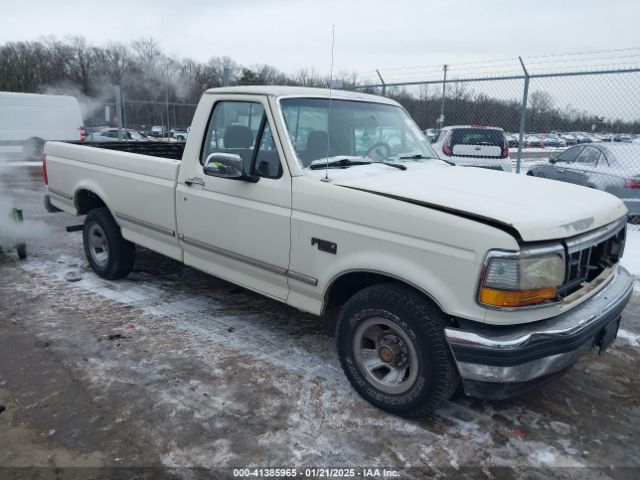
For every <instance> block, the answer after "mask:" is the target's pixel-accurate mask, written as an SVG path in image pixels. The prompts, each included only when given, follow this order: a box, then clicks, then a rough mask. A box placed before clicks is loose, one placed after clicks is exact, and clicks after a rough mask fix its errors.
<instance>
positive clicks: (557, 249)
mask: <svg viewBox="0 0 640 480" xmlns="http://www.w3.org/2000/svg"><path fill="white" fill-rule="evenodd" d="M564 277H565V262H564V251H563V249H562V247H561V246H560V245H558V246H550V247H549V246H545V247H540V248H535V249H523V250H522V251H521V252H519V253H515V252H514V253H509V252H501V251H492V252H489V255H488V256H487V260H486V263H485V270H484V275H483V277H482V282H481V284H480V291H479V295H478V300H479V302H480V303H482V304H484V305H488V306H491V307H503V308H504V307H524V306H528V305H536V304H539V303H543V302H549V301H553V300H556V299H557V294H558V292H557V287H559V286H561V285H562V283H563V282H564Z"/></svg>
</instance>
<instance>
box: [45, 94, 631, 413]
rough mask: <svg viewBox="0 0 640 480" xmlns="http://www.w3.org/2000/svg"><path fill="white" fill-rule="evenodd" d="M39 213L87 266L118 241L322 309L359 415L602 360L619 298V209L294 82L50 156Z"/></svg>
mask: <svg viewBox="0 0 640 480" xmlns="http://www.w3.org/2000/svg"><path fill="white" fill-rule="evenodd" d="M45 154H46V156H45V165H44V169H45V178H48V196H47V198H46V199H45V200H46V202H47V203H48V205H49V209H51V210H63V211H65V212H68V213H71V214H73V215H77V216H80V215H86V217H85V219H84V227H83V240H84V249H85V252H86V255H87V258H88V261H89V264H90V265H91V267H92V268H93V270H94V271H95V272H96V273H97V274H98V275H100V276H101V277H103V278H106V279H114V280H115V279H118V278H121V277H124V276H126V275H127V274H128V273H129V272H130V271H131V269H132V267H133V264H134V257H135V246H136V245H140V246H143V247H146V248H148V249H151V250H154V251H156V252H159V253H161V254H163V255H166V256H169V257H171V258H174V259H176V260H179V261H181V262H184V263H185V264H187V265H191V266H193V267H195V268H197V269H199V270H202V271H205V272H208V273H210V274H213V275H215V276H217V277H220V278H223V279H226V280H228V281H230V282H233V283H235V284H238V285H241V286H243V287H245V288H247V289H250V290H253V291H256V292H259V293H261V294H263V295H266V296H268V297H271V298H273V299H276V300H279V301H281V302H285V303H287V304H289V305H291V306H292V307H295V308H298V309H301V310H304V311H307V312H311V313H313V314H316V315H323V314H326V313H328V312H338V320H337V327H336V343H337V350H338V356H339V359H340V362H341V364H342V367H343V369H344V372H345V374H346V376H347V377H348V379H349V380H350V382H351V383H352V385H353V387H354V388H355V389H356V390H357V391H358V392H359V393H360V394H361V395H362V396H363V397H364V398H365V399H366V400H368V401H369V402H371V403H372V404H374V405H376V406H378V407H380V408H383V409H386V410H388V411H391V412H395V413H399V414H404V415H422V414H425V413H428V412H430V411H431V410H432V409H434V408H435V407H436V406H437V405H438V404H439V403H440V402H442V401H443V400H445V399H447V398H449V397H450V396H451V395H452V394H453V392H454V391H456V390H457V389H458V388H459V387H460V386H461V387H462V389H463V390H464V392H466V394H468V395H473V396H478V397H486V398H505V397H508V396H511V395H515V394H520V393H522V392H525V391H527V390H528V389H530V388H533V387H535V386H537V385H539V384H541V383H542V382H545V381H548V380H550V379H552V378H554V377H557V376H558V375H560V374H562V373H564V372H565V371H566V370H567V369H569V368H570V367H571V365H572V364H573V363H574V362H575V361H576V359H577V358H578V357H579V356H580V355H582V354H583V353H584V352H587V351H589V350H591V349H592V348H599V349H600V350H604V349H606V348H607V347H608V346H609V345H610V344H611V342H612V341H613V340H614V338H615V337H616V334H617V329H618V325H619V322H620V318H621V312H622V310H623V309H624V307H625V305H626V304H627V302H628V301H629V298H630V296H631V294H632V289H633V285H632V278H631V276H630V275H629V273H628V272H627V271H626V270H625V269H624V268H623V267H621V266H620V258H621V256H622V253H623V249H624V244H625V234H626V215H627V210H626V208H625V206H624V204H623V203H622V201H620V200H619V199H618V198H616V197H614V196H612V195H609V194H606V193H603V192H599V191H596V190H592V189H588V188H584V187H579V186H574V185H569V184H563V183H560V182H554V181H551V180H545V179H538V178H532V177H527V176H524V175H523V176H519V175H515V174H505V173H503V172H495V171H491V170H486V169H477V168H464V167H458V166H455V165H451V164H449V163H446V162H445V161H443V160H439V159H437V155H436V153H435V152H434V151H433V149H432V147H431V146H430V145H429V143H428V142H427V141H426V139H425V138H424V136H423V135H422V133H421V132H420V130H419V129H418V127H417V126H416V125H415V123H414V122H413V121H412V119H411V118H410V116H409V115H408V114H407V112H406V111H405V110H404V109H403V108H402V107H401V106H400V105H399V104H397V103H396V102H394V101H392V100H390V99H387V98H382V97H377V96H371V95H365V94H360V93H353V92H345V91H333V92H332V93H330V92H329V91H327V90H322V89H306V88H292V87H229V88H217V89H211V90H208V91H207V92H205V94H204V95H203V97H202V99H201V101H200V104H199V106H198V108H197V110H196V113H195V116H194V119H193V123H192V127H191V133H190V135H189V139H188V141H187V142H186V145H185V144H167V145H162V144H160V145H155V146H154V145H152V144H150V143H147V144H145V145H142V144H141V145H139V146H136V145H135V143H132V142H127V143H126V144H125V145H122V144H105V143H101V144H99V145H95V146H87V145H82V144H72V143H63V142H47V144H46V146H45Z"/></svg>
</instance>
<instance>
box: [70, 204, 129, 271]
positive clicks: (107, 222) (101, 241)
mask: <svg viewBox="0 0 640 480" xmlns="http://www.w3.org/2000/svg"><path fill="white" fill-rule="evenodd" d="M82 243H83V244H84V253H85V255H86V256H87V259H88V260H89V265H91V268H92V269H93V271H94V272H96V273H97V274H98V275H99V276H101V277H102V278H106V279H107V280H116V279H118V278H123V277H126V276H127V275H128V274H129V272H131V270H132V269H133V263H134V261H135V257H136V247H135V244H133V243H131V242H129V241H127V240H125V239H124V238H123V237H122V234H121V232H120V227H119V226H118V224H117V223H116V221H115V220H114V219H113V217H112V216H111V213H110V212H109V209H108V208H106V207H101V208H96V209H94V210H91V211H90V212H89V213H88V214H87V216H86V218H85V220H84V228H83V230H82ZM105 253H106V255H104V254H105Z"/></svg>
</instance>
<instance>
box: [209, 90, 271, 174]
mask: <svg viewBox="0 0 640 480" xmlns="http://www.w3.org/2000/svg"><path fill="white" fill-rule="evenodd" d="M256 142H259V148H256ZM216 152H221V153H235V154H237V155H240V157H241V158H242V160H243V162H244V165H245V170H246V171H247V172H252V173H253V174H254V175H259V176H261V177H267V178H278V177H280V176H281V175H282V166H281V163H280V158H279V157H278V153H277V151H276V149H275V145H274V143H273V137H272V135H271V128H270V127H269V122H268V121H267V117H266V114H265V111H264V107H263V106H262V104H260V103H258V102H238V101H222V102H218V103H216V104H215V106H214V108H213V113H212V115H211V118H210V119H209V125H208V127H207V133H206V135H205V138H204V142H203V145H202V151H201V155H200V163H201V164H202V165H204V162H205V161H206V159H207V157H208V156H209V155H211V154H212V153H216Z"/></svg>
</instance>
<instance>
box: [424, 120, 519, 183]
mask: <svg viewBox="0 0 640 480" xmlns="http://www.w3.org/2000/svg"><path fill="white" fill-rule="evenodd" d="M433 148H434V149H435V151H436V152H437V153H438V155H439V156H440V158H441V159H443V160H448V161H451V162H454V163H455V164H456V165H460V166H463V167H481V168H490V169H492V170H503V171H505V172H510V171H511V159H510V158H509V145H508V142H507V137H506V135H505V133H504V130H503V129H501V128H498V127H485V126H482V125H455V126H451V127H443V128H442V129H441V130H440V132H439V134H438V138H436V140H435V142H434V143H433Z"/></svg>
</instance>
